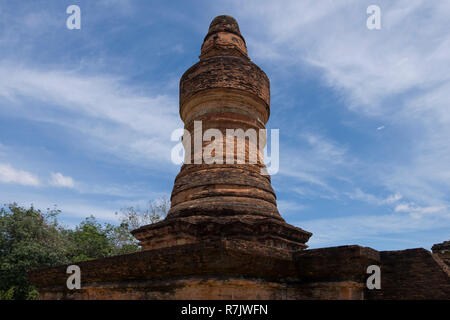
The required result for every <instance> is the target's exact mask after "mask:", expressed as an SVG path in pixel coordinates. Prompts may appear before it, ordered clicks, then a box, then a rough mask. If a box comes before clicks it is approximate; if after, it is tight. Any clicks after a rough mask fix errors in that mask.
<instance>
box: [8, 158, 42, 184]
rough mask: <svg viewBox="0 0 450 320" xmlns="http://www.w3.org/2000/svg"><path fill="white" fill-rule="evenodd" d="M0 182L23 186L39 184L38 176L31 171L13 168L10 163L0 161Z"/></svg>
mask: <svg viewBox="0 0 450 320" xmlns="http://www.w3.org/2000/svg"><path fill="white" fill-rule="evenodd" d="M0 182H3V183H17V184H21V185H24V186H39V185H40V184H41V183H40V181H39V178H38V177H37V176H35V175H33V174H32V173H30V172H28V171H24V170H19V169H15V168H13V167H12V166H11V165H10V164H7V163H0Z"/></svg>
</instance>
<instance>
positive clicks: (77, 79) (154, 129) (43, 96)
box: [0, 63, 181, 164]
mask: <svg viewBox="0 0 450 320" xmlns="http://www.w3.org/2000/svg"><path fill="white" fill-rule="evenodd" d="M12 64H13V63H8V64H6V63H1V64H0V98H3V99H7V100H8V103H3V106H2V107H3V108H14V109H13V110H14V112H15V114H16V115H21V116H23V117H26V118H28V119H31V120H37V121H45V122H50V123H55V124H57V125H63V126H65V127H67V128H68V129H71V130H76V131H79V132H81V133H83V134H85V135H87V136H89V137H91V138H92V140H91V141H89V143H90V144H93V145H95V146H96V148H100V149H101V150H104V151H106V152H109V153H112V154H114V155H115V156H117V157H120V158H124V159H126V160H130V161H133V160H134V161H135V160H139V161H140V162H141V163H142V162H145V161H146V160H147V161H148V160H158V161H160V162H163V161H165V162H166V163H169V164H170V162H169V161H170V148H171V142H170V134H171V132H172V130H173V129H175V128H177V127H180V124H181V122H180V120H179V117H178V113H177V112H178V108H177V107H176V105H177V102H176V100H175V99H174V98H173V97H169V96H166V95H158V94H155V95H154V96H149V95H146V94H143V93H142V92H141V90H140V89H139V88H133V87H131V86H129V85H127V84H126V83H125V81H124V80H123V79H120V78H117V77H114V76H108V75H96V76H92V75H85V74H79V73H77V72H75V71H71V70H40V69H35V68H26V67H14V68H11V67H10V65H12ZM30 100H32V101H34V104H36V103H40V105H39V108H36V107H35V106H32V105H30V104H28V103H26V102H27V101H30ZM18 110H20V111H21V112H17V111H18Z"/></svg>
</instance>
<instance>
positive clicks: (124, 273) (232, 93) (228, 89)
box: [30, 16, 450, 299]
mask: <svg viewBox="0 0 450 320" xmlns="http://www.w3.org/2000/svg"><path fill="white" fill-rule="evenodd" d="M269 95H270V93H269V79H268V78H267V76H266V74H265V73H264V72H263V71H262V70H261V69H260V68H258V66H256V65H255V64H254V63H252V62H251V61H250V59H249V58H248V56H247V48H246V45H245V40H244V38H243V37H242V35H241V33H240V31H239V27H238V25H237V23H236V21H235V20H234V19H233V18H232V17H229V16H219V17H217V18H215V19H214V20H213V21H212V23H211V26H210V28H209V32H208V34H207V35H206V37H205V40H204V42H203V46H202V50H201V55H200V61H199V62H198V63H196V64H195V65H194V66H192V67H191V68H189V69H188V70H187V71H186V72H185V74H184V75H183V76H182V78H181V82H180V115H181V119H182V120H183V121H184V124H185V129H186V130H187V132H189V133H190V136H191V141H190V142H191V145H192V144H194V143H195V141H193V140H195V134H194V133H195V132H196V131H200V130H198V129H197V128H196V126H195V123H198V122H197V121H202V129H203V130H204V131H206V130H207V129H209V128H215V129H218V130H220V132H222V134H223V135H224V136H225V137H226V138H225V140H226V139H227V138H232V139H234V136H226V129H243V130H244V131H245V130H249V129H254V130H259V129H264V128H265V124H266V122H267V120H268V118H269V111H270V98H269ZM184 138H185V139H184V141H183V143H185V145H186V146H187V145H188V141H189V140H188V138H189V136H188V135H186V136H185V137H184ZM252 143H253V144H255V141H253V142H252V141H251V140H249V142H248V143H246V145H247V151H242V150H238V149H237V148H236V149H235V148H232V150H226V143H225V141H224V147H225V152H224V155H223V157H224V158H226V157H227V156H229V157H232V158H239V157H244V158H245V160H246V161H247V162H250V161H249V159H250V157H251V156H252V155H254V154H252V153H251V152H249V150H252V149H251V148H250V147H256V154H257V160H258V161H256V163H247V162H245V163H244V164H229V163H225V164H207V163H205V162H204V161H203V160H202V158H201V157H200V153H203V152H204V151H207V150H208V146H209V142H205V143H202V144H201V148H200V150H201V152H197V153H196V152H192V153H191V158H192V159H193V160H194V161H195V159H196V160H197V162H198V163H196V164H195V163H194V164H185V165H183V166H182V168H181V170H180V173H179V174H178V176H177V177H176V179H175V185H174V188H173V191H172V198H171V200H172V207H171V209H170V212H169V214H168V216H167V218H166V219H165V220H164V221H162V222H159V223H156V224H152V225H147V226H144V227H142V228H140V229H137V230H135V231H133V234H134V236H135V237H136V238H137V239H138V240H139V241H140V243H141V245H142V248H143V251H141V252H138V253H133V254H128V255H122V256H115V257H109V258H104V259H98V260H92V261H84V262H79V263H77V265H78V266H79V267H80V269H81V289H79V290H69V289H68V288H67V286H66V281H67V277H68V274H67V273H66V270H67V265H66V266H58V267H53V268H47V269H43V270H37V271H34V272H31V273H30V280H31V282H32V283H33V284H34V285H35V286H36V287H37V288H38V290H39V294H40V299H450V270H449V268H448V266H447V265H446V264H445V262H444V261H447V262H448V260H446V259H447V258H448V250H447V249H448V243H443V244H440V245H438V246H435V247H433V250H434V251H435V252H436V254H432V253H431V252H429V251H427V250H425V249H409V250H401V251H381V252H379V251H376V250H373V249H371V248H367V247H361V246H357V245H352V246H342V247H331V248H320V249H310V250H304V249H306V245H305V243H306V242H307V241H308V239H309V237H310V236H311V233H309V232H306V231H304V230H302V229H300V228H297V227H294V226H291V225H289V224H287V223H286V222H285V221H284V220H283V218H281V216H280V214H279V213H278V210H277V205H276V196H275V192H274V191H273V189H272V187H271V183H270V177H269V176H268V175H265V174H263V173H264V169H265V167H264V164H263V162H262V156H261V153H262V150H261V149H260V148H262V146H264V143H256V144H257V146H253V145H252ZM441 258H442V259H441ZM443 259H444V260H443ZM371 265H377V266H380V268H381V289H380V290H369V289H368V288H367V286H366V279H367V277H368V274H367V271H366V270H367V267H368V266H371Z"/></svg>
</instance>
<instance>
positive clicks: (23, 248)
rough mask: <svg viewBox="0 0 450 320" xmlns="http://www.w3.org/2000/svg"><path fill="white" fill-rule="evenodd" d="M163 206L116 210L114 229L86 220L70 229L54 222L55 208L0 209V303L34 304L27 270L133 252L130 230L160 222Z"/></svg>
mask: <svg viewBox="0 0 450 320" xmlns="http://www.w3.org/2000/svg"><path fill="white" fill-rule="evenodd" d="M169 206H170V203H169V202H168V201H167V199H165V198H161V199H158V200H156V201H154V202H150V203H149V205H148V207H147V208H146V209H145V210H141V209H140V208H139V207H137V208H134V207H129V208H126V209H122V210H121V214H120V215H121V216H120V224H119V225H113V224H110V223H104V224H101V223H99V222H98V221H97V220H96V219H95V217H94V216H90V217H88V218H86V219H85V220H84V221H82V222H81V223H80V224H79V225H78V226H76V227H75V228H74V229H73V230H72V229H67V228H64V227H63V226H62V225H61V224H60V223H59V222H58V220H57V216H58V214H59V213H60V210H57V209H56V208H54V209H47V211H46V212H42V211H41V210H39V209H35V208H34V207H33V206H31V207H30V208H24V207H20V206H18V205H17V204H15V203H13V204H10V205H8V206H5V207H2V208H0V300H1V299H37V297H38V292H37V291H36V289H35V288H34V287H33V286H32V285H31V284H30V283H29V281H28V276H27V271H29V270H32V269H39V268H45V267H51V266H55V265H60V264H66V263H76V262H79V261H85V260H92V259H98V258H103V257H108V256H114V255H118V254H126V253H133V252H136V251H139V250H140V248H139V246H138V244H137V241H136V239H134V238H133V236H132V235H131V233H130V231H131V230H133V229H136V228H139V227H140V226H142V225H145V224H151V223H155V222H157V221H159V220H161V219H162V218H164V217H165V215H166V214H167V211H168V208H169Z"/></svg>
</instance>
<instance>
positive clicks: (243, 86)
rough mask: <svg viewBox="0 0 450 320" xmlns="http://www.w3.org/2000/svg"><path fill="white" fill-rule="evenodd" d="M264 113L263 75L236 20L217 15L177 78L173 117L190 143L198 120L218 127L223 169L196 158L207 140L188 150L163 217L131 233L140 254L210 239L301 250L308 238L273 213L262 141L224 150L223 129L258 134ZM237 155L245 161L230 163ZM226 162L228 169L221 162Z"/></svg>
mask: <svg viewBox="0 0 450 320" xmlns="http://www.w3.org/2000/svg"><path fill="white" fill-rule="evenodd" d="M269 113H270V82H269V79H268V77H267V75H266V74H265V73H264V71H262V70H261V69H260V68H259V67H258V66H257V65H256V64H254V63H253V62H251V61H250V59H249V57H248V55H247V47H246V45H245V40H244V38H243V37H242V35H241V33H240V31H239V26H238V24H237V22H236V20H235V19H234V18H232V17H230V16H218V17H216V18H215V19H214V20H213V21H212V22H211V25H210V27H209V31H208V34H207V35H206V37H205V39H204V41H203V45H202V48H201V55H200V61H199V62H198V63H196V64H195V65H193V66H192V67H190V68H189V69H188V70H187V71H186V72H185V73H184V75H183V76H182V77H181V81H180V116H181V119H182V120H183V122H184V125H185V129H186V130H187V131H188V132H189V133H190V138H191V141H190V142H188V145H190V146H194V145H195V143H196V142H195V135H197V136H200V137H201V135H202V133H201V132H200V131H199V130H198V127H195V126H194V123H195V121H201V131H203V132H204V131H206V130H207V129H218V130H220V132H221V133H222V135H223V137H224V139H223V141H222V142H223V150H224V152H223V157H222V158H223V161H222V162H223V164H206V163H205V161H204V160H203V158H202V154H203V153H204V152H206V151H207V149H206V148H207V146H208V145H209V143H210V142H203V146H202V149H201V151H202V152H201V153H199V152H197V153H195V152H194V150H193V148H191V159H192V160H193V162H195V163H196V164H195V163H194V164H184V165H183V166H182V168H181V171H180V173H179V174H178V176H177V177H176V179H175V185H174V188H173V191H172V197H171V203H172V207H171V209H170V211H169V214H168V216H167V218H166V220H165V221H163V222H161V223H158V224H153V225H148V226H145V227H142V228H140V229H138V230H135V231H134V232H133V235H134V236H135V237H136V238H137V239H139V241H140V243H141V245H142V247H143V248H144V250H146V249H155V248H161V247H170V246H174V245H179V244H186V243H195V242H200V241H209V240H216V239H241V240H245V241H251V242H256V243H260V244H264V245H267V246H271V247H277V248H285V249H289V250H301V249H304V248H306V245H305V242H307V241H308V239H309V237H310V236H311V233H309V232H306V231H304V230H302V229H300V228H297V227H294V226H291V225H288V224H287V223H286V222H285V221H284V220H283V218H282V217H281V216H280V214H279V212H278V209H277V204H276V195H275V192H274V191H273V189H272V186H271V183H270V176H269V175H267V174H265V173H266V168H265V166H264V162H263V161H262V159H263V156H262V154H263V150H260V147H264V146H265V143H264V141H259V140H258V143H256V145H254V144H255V141H253V142H252V140H251V139H248V140H246V148H245V151H244V154H242V151H243V150H241V149H238V148H237V147H236V146H235V145H234V144H233V146H234V148H233V149H232V150H227V148H226V141H227V139H231V141H234V142H235V143H236V144H237V137H235V136H231V135H228V136H227V129H233V130H239V129H242V130H243V131H244V132H245V131H247V130H249V129H250V130H254V131H253V132H256V133H257V134H258V135H257V137H259V132H260V130H263V129H265V125H266V123H267V120H268V119H269ZM264 137H265V135H264ZM184 138H186V137H184ZM261 140H262V139H261ZM185 145H186V141H185ZM230 149H231V148H230ZM251 150H253V152H254V153H256V154H252V151H251ZM187 152H188V151H187ZM240 156H241V157H242V158H241V159H243V160H245V163H244V164H237V162H238V161H237V160H238V158H239V157H240ZM252 156H254V159H256V161H253V163H251V162H250V159H251V157H252ZM227 157H228V158H231V159H233V160H235V161H234V164H229V163H227V161H226V160H227ZM255 162H256V163H255Z"/></svg>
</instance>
